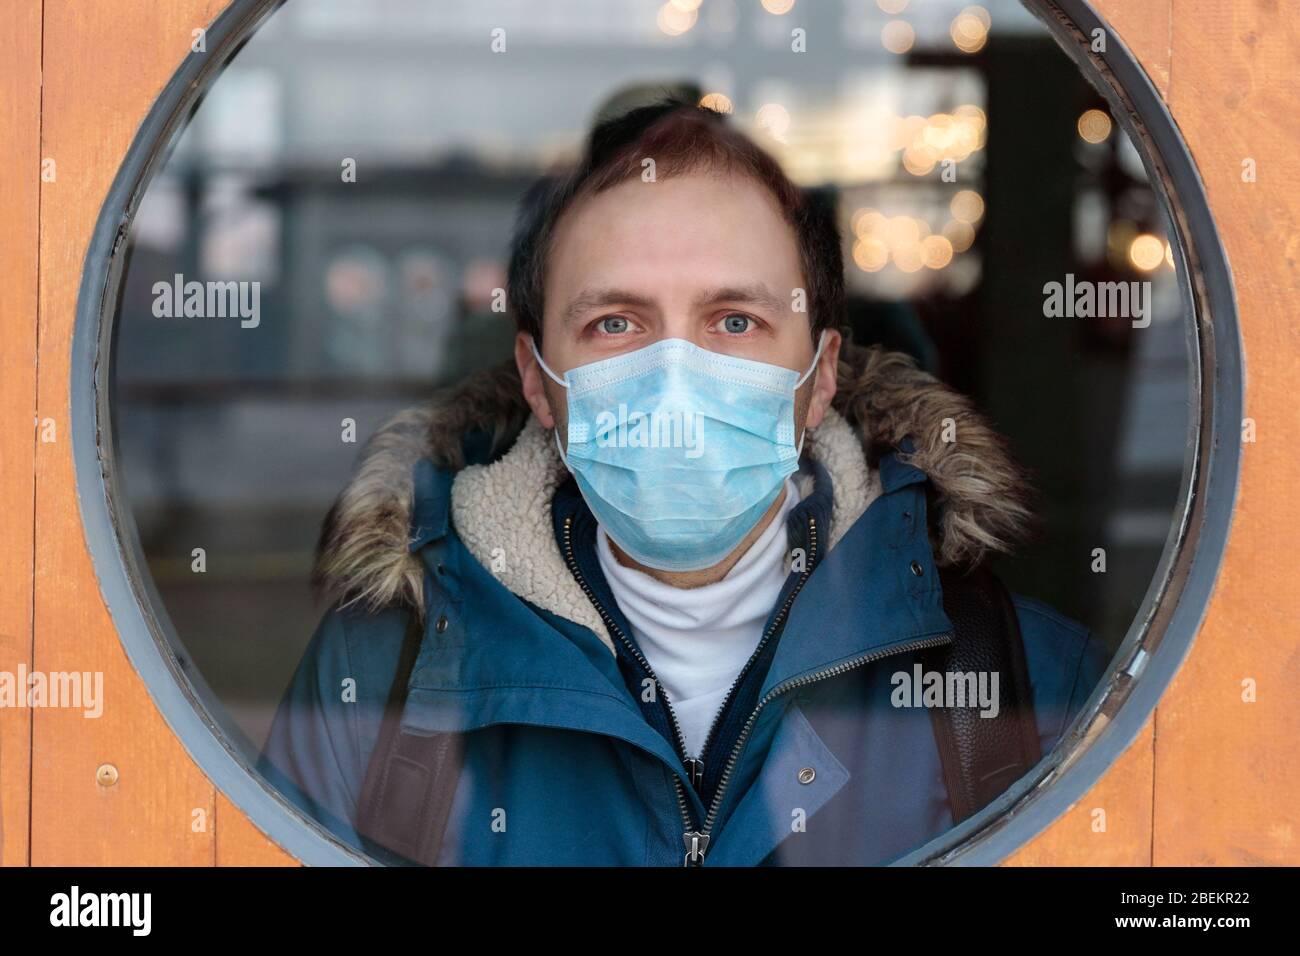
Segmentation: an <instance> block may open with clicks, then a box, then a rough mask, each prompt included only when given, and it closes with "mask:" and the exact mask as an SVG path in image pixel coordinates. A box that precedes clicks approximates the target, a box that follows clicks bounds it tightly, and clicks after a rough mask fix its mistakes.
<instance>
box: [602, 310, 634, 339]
mask: <svg viewBox="0 0 1300 956" xmlns="http://www.w3.org/2000/svg"><path fill="white" fill-rule="evenodd" d="M600 330H601V331H602V332H606V333H608V334H609V335H619V334H621V333H623V332H626V331H627V319H625V318H623V316H621V315H608V316H606V317H605V318H603V319H601V320H600Z"/></svg>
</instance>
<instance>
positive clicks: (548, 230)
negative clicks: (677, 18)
mask: <svg viewBox="0 0 1300 956" xmlns="http://www.w3.org/2000/svg"><path fill="white" fill-rule="evenodd" d="M646 157H652V158H653V159H654V161H655V176H656V178H667V177H670V176H674V175H680V174H683V173H688V172H693V171H696V170H700V169H703V170H709V171H712V170H719V169H721V170H723V171H728V172H733V173H739V174H742V175H747V176H750V177H752V178H753V179H755V180H756V181H758V182H759V183H760V184H761V185H763V186H765V187H766V188H767V189H768V191H769V192H771V194H772V196H773V197H774V198H775V199H776V203H777V206H778V207H779V208H780V210H781V213H782V215H783V216H784V218H785V220H786V221H787V222H788V223H789V224H790V226H791V228H793V229H794V233H795V239H796V241H797V243H798V245H799V259H800V265H801V267H802V271H803V278H804V283H805V292H806V294H807V306H808V314H809V319H810V324H811V325H812V335H813V339H814V341H815V340H816V338H817V336H818V334H820V332H821V330H822V329H824V328H826V327H828V326H831V325H834V324H836V323H837V322H838V321H839V316H840V315H841V313H842V311H843V306H844V257H843V253H842V251H841V247H840V234H839V228H838V227H837V225H836V223H835V216H834V212H833V209H832V207H831V206H830V205H829V204H826V203H820V202H815V201H814V200H813V199H812V197H811V196H810V195H809V194H808V193H806V192H805V191H804V190H802V189H800V188H799V187H798V186H797V185H795V183H793V182H792V181H791V180H790V178H789V177H788V176H786V174H785V172H784V171H783V170H782V169H781V166H780V164H778V163H777V161H776V160H775V159H773V158H772V157H771V156H770V155H769V154H768V153H767V152H766V151H765V150H763V149H762V148H761V147H760V146H759V145H758V144H757V143H755V142H754V141H753V140H751V139H750V138H749V137H747V136H745V135H744V134H743V133H741V132H739V131H738V130H736V129H734V128H733V127H731V126H730V125H728V123H727V121H726V117H725V116H724V115H723V114H721V113H718V112H715V111H714V110H711V109H708V108H706V107H703V106H698V105H696V104H695V103H693V102H691V101H689V100H684V99H681V98H680V97H674V96H668V97H665V98H664V99H662V100H660V101H659V102H658V103H655V104H653V105H650V106H642V107H637V108H636V109H632V110H629V111H627V112H626V113H623V114H622V115H620V116H617V117H615V118H613V119H609V120H606V121H605V122H603V123H600V124H599V125H597V126H596V127H595V128H594V129H593V130H592V132H591V135H590V137H589V138H588V140H587V145H586V149H585V151H584V153H583V155H582V157H581V158H580V159H579V160H578V162H577V163H575V164H574V165H573V166H571V167H569V168H567V169H563V170H560V171H559V172H556V173H553V174H550V175H547V176H543V177H542V178H541V179H539V180H538V181H537V182H535V183H534V184H533V185H532V186H531V187H530V188H529V189H528V191H527V192H526V193H525V194H524V197H523V199H522V201H521V203H520V207H519V213H518V219H517V221H516V225H515V234H514V238H513V241H512V243H511V250H510V269H509V277H508V289H507V300H508V302H509V306H510V311H511V312H512V313H513V315H514V317H515V324H516V325H517V326H518V328H519V329H520V331H523V332H529V333H531V334H532V335H533V336H534V338H536V339H537V342H538V343H539V346H540V343H541V340H542V336H541V332H542V315H543V304H544V302H545V294H546V290H545V276H546V257H547V252H548V250H549V247H550V243H551V240H552V237H553V235H554V232H555V227H556V224H557V223H558V222H559V220H560V217H561V216H562V215H563V213H564V211H565V210H566V209H568V208H569V207H570V206H571V205H572V204H573V203H574V202H575V201H576V200H577V199H578V198H579V197H581V196H584V195H589V194H595V193H599V192H601V191H602V190H605V189H608V188H610V187H611V186H616V185H618V184H619V183H622V182H625V181H626V180H628V179H631V178H632V177H634V176H640V175H641V172H642V165H641V164H642V161H643V160H644V159H645V158H646Z"/></svg>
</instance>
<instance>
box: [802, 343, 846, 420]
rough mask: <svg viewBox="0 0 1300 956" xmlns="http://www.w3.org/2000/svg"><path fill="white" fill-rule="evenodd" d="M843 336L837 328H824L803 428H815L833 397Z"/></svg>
mask: <svg viewBox="0 0 1300 956" xmlns="http://www.w3.org/2000/svg"><path fill="white" fill-rule="evenodd" d="M842 341H843V336H841V335H840V333H839V331H838V330H837V329H827V330H826V342H825V344H824V345H822V354H821V356H820V357H819V358H818V359H817V371H815V372H813V376H812V389H813V391H812V397H811V398H810V399H809V400H808V418H807V420H806V421H805V422H804V428H816V427H817V426H818V425H820V424H821V423H822V419H823V418H825V417H826V409H828V408H830V407H831V400H832V399H834V398H835V387H836V383H835V378H836V369H838V368H839V365H840V343H841V342H842Z"/></svg>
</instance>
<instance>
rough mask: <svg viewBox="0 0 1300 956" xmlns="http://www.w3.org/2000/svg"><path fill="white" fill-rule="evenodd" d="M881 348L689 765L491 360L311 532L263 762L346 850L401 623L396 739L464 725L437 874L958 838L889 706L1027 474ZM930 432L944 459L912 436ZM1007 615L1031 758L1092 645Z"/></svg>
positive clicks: (832, 417)
mask: <svg viewBox="0 0 1300 956" xmlns="http://www.w3.org/2000/svg"><path fill="white" fill-rule="evenodd" d="M872 351H873V354H872V355H870V356H866V357H864V356H862V355H858V356H857V358H856V361H857V362H858V363H859V367H858V368H857V370H856V371H857V373H858V374H857V375H856V376H855V378H854V379H853V381H854V382H856V383H857V386H858V387H857V388H855V389H850V390H848V391H847V394H842V395H841V397H840V399H839V400H837V408H838V409H840V410H841V411H839V412H832V413H830V414H828V416H827V419H826V421H825V422H824V423H823V424H822V425H821V426H819V428H817V429H815V430H810V432H809V440H808V442H806V447H805V455H804V460H803V462H802V468H801V471H800V473H799V478H800V480H801V481H802V482H803V483H804V491H805V496H804V498H803V499H802V500H801V501H800V503H799V504H798V506H797V507H796V508H795V509H794V510H793V512H792V513H791V515H790V517H789V520H788V524H787V531H788V534H789V540H790V545H791V553H792V555H793V556H795V557H797V558H798V560H797V561H794V562H793V563H792V570H791V572H790V576H789V578H788V580H787V582H786V584H785V587H784V590H783V592H782V594H781V596H780V598H779V599H778V600H777V602H776V605H775V606H774V607H773V609H772V615H771V617H770V618H769V620H768V626H767V628H766V629H765V631H764V635H765V636H764V639H763V641H762V642H761V643H760V644H759V647H758V649H757V650H756V651H755V654H754V656H753V657H752V658H751V659H750V661H749V663H748V664H747V665H746V667H745V669H744V670H743V671H742V672H741V675H740V676H739V677H738V678H737V680H736V683H735V684H734V685H733V687H732V689H731V692H730V694H729V697H728V701H727V704H726V705H725V707H724V709H723V711H722V712H721V714H720V716H719V717H718V718H717V719H716V721H715V724H714V727H713V730H712V731H711V733H710V737H709V743H708V744H707V745H706V747H705V750H704V752H703V753H702V754H686V753H684V752H683V748H682V746H681V741H680V736H679V735H678V734H677V730H676V724H675V720H674V718H673V716H672V712H671V701H668V700H667V699H666V695H664V694H662V692H661V691H660V690H659V688H658V687H657V685H656V684H655V681H654V677H653V674H652V673H651V672H650V671H649V668H648V665H646V663H645V660H644V658H643V657H642V655H640V653H639V650H638V649H637V648H636V646H635V641H634V640H633V638H632V635H631V628H630V627H629V626H628V625H627V623H626V621H625V620H624V618H623V616H622V614H621V612H620V611H619V609H618V607H617V604H616V602H615V601H614V599H613V596H612V594H611V592H610V589H609V587H608V585H607V583H606V582H605V580H604V577H603V575H602V574H601V571H600V566H599V562H598V560H597V557H596V552H595V545H594V540H595V538H594V535H595V522H594V519H593V518H592V515H591V512H590V510H589V509H588V508H587V507H586V504H585V502H584V501H583V499H582V497H581V495H580V494H579V493H578V492H577V490H576V487H575V485H574V483H573V481H572V479H571V478H569V477H568V475H567V473H566V472H565V471H564V469H563V465H562V464H560V463H559V460H558V456H557V455H556V454H555V452H554V446H553V444H552V442H551V440H550V436H549V432H547V431H545V430H544V429H542V427H541V425H540V424H539V423H538V422H537V421H536V419H533V418H528V419H527V421H526V423H525V424H523V426H522V427H520V426H519V422H520V421H522V420H523V418H524V414H525V410H522V409H521V408H520V406H519V404H518V399H517V398H516V397H515V396H517V391H516V392H514V393H512V392H511V389H512V388H513V389H517V387H518V386H517V380H512V379H511V375H510V372H509V371H508V370H498V371H496V372H494V373H492V374H493V375H495V376H496V377H497V380H496V381H489V382H488V383H487V384H486V385H485V384H484V382H485V380H484V379H483V378H482V377H480V378H479V379H478V380H476V382H474V383H471V384H470V385H468V386H466V387H465V388H463V389H462V390H461V391H459V392H457V393H455V394H453V395H451V396H443V397H441V398H440V399H438V400H435V402H433V403H431V404H430V405H428V406H426V407H425V408H423V409H421V410H418V411H413V412H410V413H407V414H406V415H404V416H401V417H399V419H398V420H396V421H395V422H394V423H393V424H392V425H391V426H389V427H388V428H386V429H384V430H383V431H382V432H381V433H380V435H379V436H378V437H377V438H376V439H375V440H373V441H372V442H371V444H370V446H368V449H367V453H366V455H365V458H364V460H363V463H362V465H361V467H360V468H359V470H358V474H357V477H356V478H355V479H354V481H353V482H352V484H351V485H350V486H349V487H348V489H347V490H346V491H345V492H344V493H343V495H341V496H340V499H339V501H338V503H336V505H335V507H334V509H333V511H332V512H331V515H330V517H329V518H328V519H327V522H326V528H325V531H324V533H323V535H322V546H321V555H320V560H319V564H318V572H317V573H318V582H319V583H321V584H322V585H323V586H324V587H325V588H326V589H327V591H328V592H329V593H331V594H332V595H334V596H335V598H336V603H335V605H334V607H333V609H332V610H330V611H329V612H328V613H327V614H326V615H325V617H324V619H323V620H322V622H321V624H320V626H319V628H318V630H317V631H316V633H315V635H314V636H313V637H312V639H311V642H310V644H309V646H308V647H307V650H306V653H305V654H304V656H303V659H302V661H301V663H300V665H299V667H298V669H297V671H296V673H295V674H294V676H293V678H292V681H291V684H290V686H289V688H288V691H287V693H286V694H285V697H284V700H283V702H282V703H281V706H280V708H279V710H278V712H277V715H276V717H275V720H274V723H273V726H272V729H271V733H270V736H269V739H268V741H267V743H266V747H265V752H264V755H263V757H262V760H261V761H260V764H259V769H260V770H261V772H262V773H263V774H264V775H265V777H266V778H267V779H268V780H269V781H270V782H271V783H272V784H273V785H274V786H276V787H278V788H279V789H280V790H281V791H282V792H283V793H284V794H285V795H286V796H287V797H288V798H289V799H290V800H292V801H293V802H294V803H296V804H297V805H298V806H299V807H301V809H302V810H303V811H304V812H305V813H306V814H308V815H309V816H311V817H313V818H315V819H316V820H317V821H319V822H320V823H321V824H322V825H323V826H324V827H326V828H327V829H328V830H330V831H331V832H332V833H334V834H335V835H336V836H337V837H338V838H339V839H340V840H342V841H344V842H345V843H347V844H349V845H350V846H353V847H359V846H361V841H360V839H359V837H358V834H357V832H356V830H355V826H356V813H357V806H358V796H359V793H360V790H361V785H362V781H363V780H364V778H365V773H366V768H367V765H368V763H369V760H370V757H371V754H372V751H373V750H374V746H375V741H376V738H377V736H378V733H379V728H380V724H381V720H382V717H383V708H384V703H385V701H386V699H387V698H388V695H389V691H390V686H391V685H392V683H393V679H394V674H395V671H396V668H397V663H398V656H399V651H400V648H401V644H402V639H403V633H404V629H405V626H406V622H407V618H408V615H409V614H417V615H420V620H421V621H422V625H423V633H424V637H423V643H422V645H421V649H420V652H419V655H418V657H417V659H416V662H415V666H414V669H413V671H412V674H411V678H410V681H409V685H408V692H407V702H406V705H405V709H404V710H403V712H402V723H403V726H404V728H406V729H408V730H412V731H415V732H433V731H447V730H458V731H462V732H464V733H465V734H466V736H465V738H464V739H465V760H464V767H463V770H462V771H461V775H460V779H459V783H458V785H457V790H456V795H455V799H454V802H453V805H452V809H451V816H450V819H449V821H448V824H447V828H446V837H445V841H444V843H443V845H442V850H441V857H440V859H439V863H440V864H450V865H636V866H641V865H670V866H680V865H682V864H683V862H684V860H685V858H686V855H687V849H688V848H689V847H690V846H691V839H690V837H689V835H690V834H703V835H704V839H701V838H700V837H699V836H697V837H696V838H695V840H694V848H695V849H696V850H697V851H698V853H697V855H696V857H695V862H700V863H702V864H703V865H705V866H748V865H757V864H765V865H792V864H793V865H808V864H811V865H872V864H884V863H888V862H890V861H892V860H895V859H897V858H899V857H900V856H902V855H904V854H906V853H908V852H909V851H910V850H913V849H915V848H916V847H918V846H920V845H922V844H924V843H926V842H927V841H929V840H931V839H932V838H934V837H935V836H937V835H939V834H941V833H942V832H943V831H945V830H946V829H948V828H950V827H951V826H952V825H953V818H952V813H951V810H950V807H949V803H948V796H947V791H946V788H945V785H944V781H943V773H942V768H941V765H940V760H939V755H938V750H937V747H936V742H935V735H934V729H933V727H932V723H931V716H930V714H929V713H928V711H927V710H926V709H925V708H924V707H905V706H896V705H895V704H896V703H897V701H898V694H897V693H896V687H897V686H898V682H899V678H898V677H897V676H896V675H899V674H909V675H910V674H913V673H914V665H916V664H917V663H918V662H919V661H920V657H919V656H918V654H919V652H920V651H921V650H923V649H924V648H927V647H930V646H934V645H936V644H941V643H943V642H945V641H948V640H950V635H951V624H950V622H949V620H948V618H947V617H946V616H945V614H944V612H943V608H942V592H941V590H940V585H939V579H938V575H937V573H936V562H937V561H941V560H946V559H947V558H950V557H963V556H966V557H968V556H969V555H970V554H971V553H972V552H978V550H979V548H980V547H984V548H988V549H995V548H997V547H1003V546H1006V545H1007V544H1008V543H1009V541H1008V539H1009V538H1010V537H1012V536H1013V534H1014V532H1015V530H1016V528H1017V523H1018V521H1019V520H1020V519H1021V518H1022V517H1023V510H1022V509H1021V508H1020V506H1019V505H1018V504H1017V502H1018V495H1019V492H1020V491H1021V489H1020V488H1018V487H1017V483H1019V482H1020V481H1021V480H1022V479H1021V478H1020V475H1019V472H1017V471H1016V470H1015V468H1014V466H1013V465H1012V464H1011V463H1010V461H1009V459H1007V458H1006V456H1005V453H1004V452H1003V450H1002V445H1001V442H1000V441H999V440H998V439H997V437H996V435H994V434H993V433H992V431H991V430H990V429H988V427H987V425H985V424H984V423H983V422H982V421H981V420H980V419H979V418H978V416H977V415H976V414H975V413H974V412H973V411H972V410H971V409H970V407H969V405H968V403H966V402H965V400H964V399H962V398H961V397H960V396H958V395H956V394H955V393H952V392H950V391H949V390H947V389H946V388H944V387H943V386H941V385H939V384H938V383H936V382H934V381H933V380H932V379H930V378H929V376H926V375H925V374H924V373H921V372H918V371H916V370H915V369H913V368H911V366H910V364H908V363H906V362H905V361H903V360H901V359H898V358H896V357H895V356H894V355H893V354H892V353H883V355H882V354H881V353H878V352H875V350H872ZM849 361H855V359H854V358H853V357H852V355H851V356H850V360H849ZM864 369H865V371H864ZM841 391H842V392H845V390H844V389H843V388H842V390H841ZM918 398H919V399H920V400H912V399H918ZM886 401H888V402H893V403H894V405H893V406H891V407H879V403H880V402H886ZM873 403H874V404H873ZM898 407H905V408H911V409H914V410H915V409H927V410H928V412H926V413H922V417H920V418H918V417H917V415H916V413H915V412H914V413H913V414H912V415H911V417H908V416H907V415H901V416H900V415H897V414H895V413H894V409H896V408H898ZM841 412H842V413H843V414H841ZM927 414H928V416H929V417H926V415H927ZM855 418H856V420H855ZM930 418H933V420H930ZM942 419H953V420H955V422H956V426H957V435H958V442H957V445H958V446H960V447H961V450H962V452H963V453H964V456H963V457H962V458H961V459H960V460H958V459H956V458H955V457H953V456H954V455H955V452H954V451H953V450H952V449H951V448H945V447H944V446H943V444H942V443H939V442H932V441H931V440H930V436H931V434H932V433H933V432H934V431H935V430H936V429H937V428H938V427H939V424H938V423H939V421H940V420H942ZM900 435H902V436H905V437H902V438H901V439H900V438H899V436H900ZM882 441H883V442H884V444H883V445H882ZM963 442H964V443H965V444H964V445H963V444H962V443H963ZM890 444H893V445H894V447H893V448H892V449H890V448H889V447H888V446H889V445H890ZM882 449H883V450H882ZM907 451H910V452H911V453H910V454H906V453H905V452H907ZM945 456H949V457H945ZM1015 607H1016V611H1017V614H1018V618H1019V623H1020V628H1021V632H1022V635H1023V641H1024V647H1025V654H1026V658H1027V665H1028V670H1029V675H1030V682H1031V686H1032V692H1033V698H1034V709H1035V715H1036V722H1037V728H1038V732H1039V738H1040V741H1041V744H1042V749H1043V753H1044V754H1046V753H1047V752H1048V751H1049V750H1050V749H1051V748H1052V747H1053V745H1054V744H1055V742H1056V741H1057V739H1058V738H1059V737H1060V736H1061V734H1062V733H1063V731H1064V730H1065V729H1066V727H1067V726H1068V725H1069V724H1070V722H1071V721H1072V719H1073V718H1074V716H1075V715H1076V713H1077V712H1078V711H1079V709H1080V708H1081V706H1082V704H1083V703H1084V701H1085V700H1086V699H1087V697H1088V696H1089V694H1090V693H1091V691H1092V690H1093V688H1094V686H1095V685H1096V684H1097V682H1098V681H1099V679H1100V677H1101V675H1102V672H1103V671H1104V669H1105V667H1106V665H1107V654H1106V652H1105V650H1104V648H1103V645H1102V644H1101V642H1100V641H1099V640H1098V639H1097V638H1095V637H1093V636H1091V635H1090V633H1089V632H1088V631H1087V630H1086V629H1085V628H1083V627H1081V626H1080V625H1079V624H1077V623H1074V622H1072V621H1070V620H1068V619H1066V618H1064V617H1062V616H1061V615H1060V614H1058V613H1056V612H1055V611H1053V610H1052V609H1051V608H1050V607H1048V606H1046V605H1044V604H1042V603H1040V602H1038V601H1034V600H1030V599H1026V598H1021V597H1016V598H1015Z"/></svg>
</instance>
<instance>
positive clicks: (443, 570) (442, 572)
mask: <svg viewBox="0 0 1300 956" xmlns="http://www.w3.org/2000/svg"><path fill="white" fill-rule="evenodd" d="M438 573H439V574H446V573H447V569H446V568H445V567H443V566H442V562H441V561H439V562H438Z"/></svg>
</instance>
